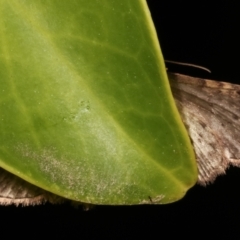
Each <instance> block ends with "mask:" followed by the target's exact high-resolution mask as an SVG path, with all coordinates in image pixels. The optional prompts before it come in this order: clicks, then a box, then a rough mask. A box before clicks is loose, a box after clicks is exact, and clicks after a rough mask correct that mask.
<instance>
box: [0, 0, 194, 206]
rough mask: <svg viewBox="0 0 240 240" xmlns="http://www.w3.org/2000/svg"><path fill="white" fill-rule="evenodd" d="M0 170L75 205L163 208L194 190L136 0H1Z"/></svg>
mask: <svg viewBox="0 0 240 240" xmlns="http://www.w3.org/2000/svg"><path fill="white" fill-rule="evenodd" d="M0 15H1V18H0V166H2V167H3V168H5V169H6V170H8V171H10V172H12V173H14V174H16V175H18V176H20V177H22V178H23V179H25V180H27V181H29V182H31V183H33V184H35V185H37V186H39V187H42V188H44V189H46V190H49V191H51V192H53V193H55V194H58V195H61V196H64V197H66V198H70V199H73V200H77V201H81V202H87V203H94V204H143V203H152V202H153V203H168V202H172V201H175V200H177V199H179V198H181V197H183V196H184V194H185V193H186V191H187V190H188V188H190V187H191V186H192V185H193V184H195V182H196V178H197V168H196V163H195V159H194V152H193V149H192V146H191V144H190V141H189V138H188V135H187V132H186V130H185V128H184V126H183V124H182V122H181V119H180V117H179V114H178V112H177V109H176V107H175V105H174V100H173V98H172V96H171V92H170V88H169V84H168V81H167V76H166V72H165V66H164V63H163V58H162V55H161V52H160V48H159V44H158V40H157V37H156V33H155V29H154V26H153V23H152V20H151V17H150V13H149V10H148V8H147V5H146V1H145V0H139V1H132V0H131V1H130V0H122V1H115V0H101V1H98V0H91V1H86V0H77V1H76V0H68V1H67V0H61V1H57V0H48V1H40V0H37V1H33V0H24V1H18V0H0Z"/></svg>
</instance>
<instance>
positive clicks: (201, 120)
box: [169, 74, 240, 185]
mask: <svg viewBox="0 0 240 240" xmlns="http://www.w3.org/2000/svg"><path fill="white" fill-rule="evenodd" d="M169 79H170V84H171V88H172V92H173V95H174V98H175V101H176V104H177V107H178V110H179V112H180V114H181V116H182V119H183V122H184V124H185V126H186V128H187V129H188V133H189V136H190V138H191V140H192V143H193V146H194V150H195V154H196V158H197V163H198V170H199V175H198V182H199V183H200V184H202V185H206V184H207V183H209V182H213V181H214V180H215V178H216V176H217V175H220V174H223V173H225V170H226V168H227V167H228V166H229V165H233V166H240V86H239V85H235V84H230V83H225V82H217V81H212V80H205V79H199V78H193V77H189V76H184V75H180V74H169Z"/></svg>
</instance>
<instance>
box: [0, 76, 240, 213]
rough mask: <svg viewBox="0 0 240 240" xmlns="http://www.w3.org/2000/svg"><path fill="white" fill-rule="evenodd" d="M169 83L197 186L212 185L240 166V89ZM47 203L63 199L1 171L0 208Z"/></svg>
mask: <svg viewBox="0 0 240 240" xmlns="http://www.w3.org/2000/svg"><path fill="white" fill-rule="evenodd" d="M169 80H170V85H171V88H172V92H173V95H174V98H175V101H176V104H177V107H178V110H179V112H180V114H181V116H182V119H183V122H184V124H185V126H186V128H187V129H188V133H189V136H190V138H191V140H192V143H193V146H194V150H195V154H196V158H197V164H198V170H199V175H198V182H199V184H202V185H206V184H207V183H209V182H213V181H214V179H215V178H216V176H217V175H219V174H223V173H225V170H226V168H228V166H229V165H233V166H240V134H239V132H240V86H239V85H234V84H230V83H224V82H216V81H212V80H205V79H199V78H193V77H189V76H185V75H180V74H172V73H169ZM46 201H49V202H51V203H61V202H63V201H65V199H64V198H61V197H59V196H56V195H54V194H52V193H49V192H47V191H45V190H42V189H40V188H38V187H36V186H33V185H32V184H30V183H27V182H25V181H24V180H22V179H20V178H18V177H16V176H14V175H12V174H11V173H9V172H7V171H5V170H4V169H1V168H0V204H1V205H10V204H15V205H19V204H20V205H23V206H28V205H38V204H42V203H45V202H46ZM85 208H86V209H88V208H89V206H88V205H86V206H85Z"/></svg>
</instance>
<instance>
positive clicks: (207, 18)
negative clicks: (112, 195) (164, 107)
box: [0, 0, 240, 239]
mask: <svg viewBox="0 0 240 240" xmlns="http://www.w3.org/2000/svg"><path fill="white" fill-rule="evenodd" d="M235 2H236V1H235ZM148 4H149V8H150V11H151V13H152V17H153V21H154V23H155V25H156V29H157V33H158V36H159V39H160V43H161V48H162V51H163V55H164V57H165V59H169V60H174V61H181V62H188V63H195V64H199V65H202V66H205V67H207V68H209V69H211V71H212V74H208V73H205V72H202V71H199V70H192V69H189V68H182V67H178V66H170V65H169V66H168V68H169V70H171V71H177V72H181V73H185V74H191V75H194V76H199V77H205V78H210V79H215V80H221V81H228V82H232V83H234V82H235V83H240V80H239V77H238V74H239V72H238V64H239V45H238V44H237V42H238V43H239V41H238V40H237V32H238V31H239V23H240V21H239V19H237V17H238V14H239V11H238V9H239V8H238V7H237V4H235V5H234V3H233V1H221V0H219V1H216V5H208V4H207V3H204V1H191V2H187V1H171V0H168V1H160V0H148ZM239 183H240V169H237V168H230V169H229V170H228V171H227V175H225V176H221V177H218V178H217V180H216V181H215V183H214V184H212V185H209V186H207V187H200V186H195V187H193V188H192V189H190V190H189V192H188V193H187V195H186V196H185V198H183V199H182V200H180V201H178V202H176V203H172V204H168V205H162V206H131V207H107V206H98V207H96V208H95V209H93V210H91V211H88V212H84V211H83V210H82V209H81V207H80V208H79V209H75V208H73V207H72V206H70V205H69V204H63V205H51V204H46V205H44V206H35V207H28V208H22V207H18V208H16V207H13V206H10V207H0V219H1V220H0V227H1V232H2V233H3V232H4V231H7V232H8V233H9V234H10V235H11V234H12V233H14V231H15V229H16V228H21V231H19V230H18V233H19V235H20V236H21V235H23V236H32V237H36V236H37V237H39V236H41V237H47V236H48V235H49V234H50V233H52V234H55V237H67V238H69V239H73V238H81V237H87V238H89V239H99V238H103V237H109V238H111V239H133V238H136V237H142V238H145V237H147V238H148V239H150V238H153V237H154V238H159V239H160V238H163V237H168V238H169V237H171V236H176V235H177V236H179V237H181V236H182V234H185V236H186V237H187V236H189V237H193V238H196V236H198V237H199V238H200V237H206V236H207V235H209V233H212V234H214V236H215V237H219V236H222V237H232V236H234V235H235V234H237V231H238V229H240V205H239V203H240V189H239ZM29 230H31V232H30V231H29ZM32 230H33V231H32ZM144 233H146V234H147V235H145V236H144V235H143V234H144ZM154 233H156V235H155V236H154ZM30 234H31V235H30ZM32 234H34V235H32Z"/></svg>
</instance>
